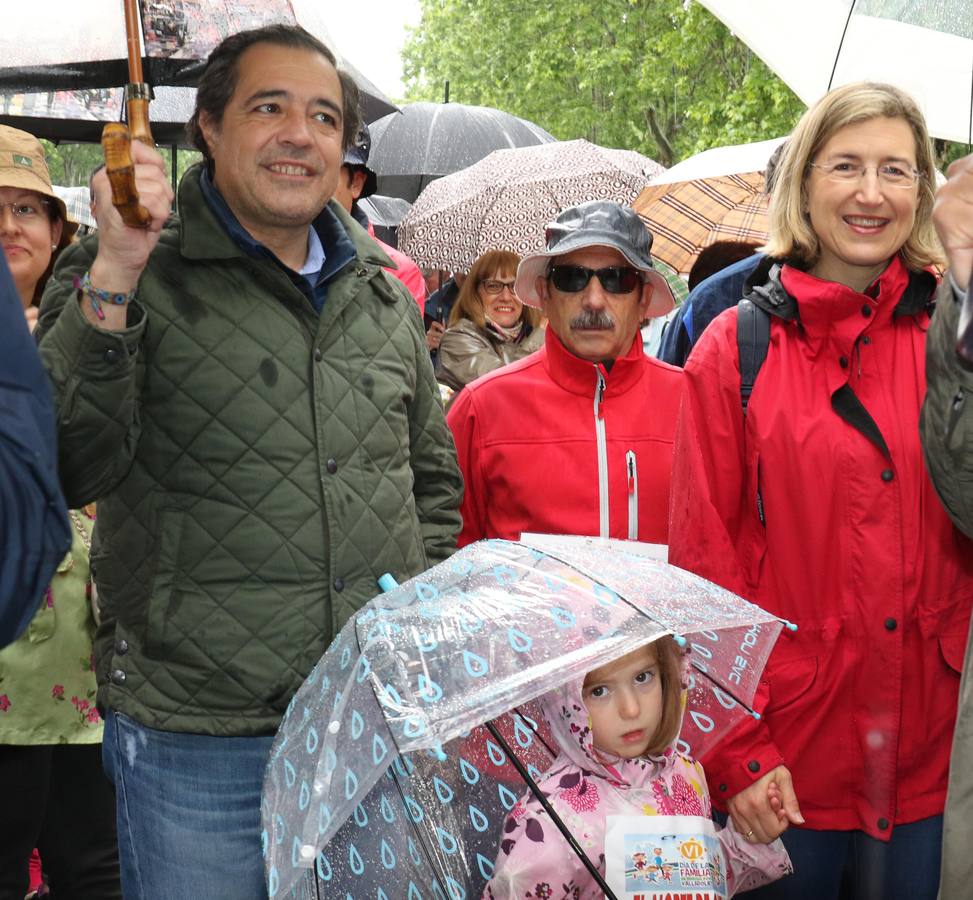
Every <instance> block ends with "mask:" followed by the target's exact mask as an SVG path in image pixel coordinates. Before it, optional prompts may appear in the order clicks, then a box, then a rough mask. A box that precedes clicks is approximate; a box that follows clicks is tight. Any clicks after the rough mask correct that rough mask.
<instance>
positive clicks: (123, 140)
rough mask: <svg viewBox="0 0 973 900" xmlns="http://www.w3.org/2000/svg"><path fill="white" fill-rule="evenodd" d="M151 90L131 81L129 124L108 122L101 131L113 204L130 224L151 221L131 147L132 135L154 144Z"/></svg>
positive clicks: (137, 225)
mask: <svg viewBox="0 0 973 900" xmlns="http://www.w3.org/2000/svg"><path fill="white" fill-rule="evenodd" d="M150 94H151V91H150V90H149V86H148V85H147V84H129V85H128V86H127V87H126V89H125V95H126V104H127V107H128V121H129V124H128V126H125V125H122V124H121V123H120V122H109V123H108V124H107V125H106V126H105V128H104V130H103V131H102V133H101V147H102V150H103V151H104V154H105V172H106V173H107V175H108V180H109V181H110V182H111V193H112V205H113V206H114V207H115V209H117V210H118V212H119V214H120V215H121V217H122V221H124V222H125V224H126V225H128V226H129V227H130V228H148V227H149V223H150V222H151V221H152V216H151V215H149V212H148V210H147V209H145V207H143V206H142V204H141V203H140V202H139V194H138V190H137V189H136V187H135V165H134V164H133V162H132V154H131V150H130V146H131V141H132V138H134V139H135V140H137V141H141V142H142V143H143V144H147V145H148V146H149V147H151V146H153V141H152V132H151V131H150V129H149V98H150Z"/></svg>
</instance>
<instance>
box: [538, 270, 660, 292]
mask: <svg viewBox="0 0 973 900" xmlns="http://www.w3.org/2000/svg"><path fill="white" fill-rule="evenodd" d="M547 274H548V277H549V278H550V279H551V281H552V282H553V283H554V287H556V288H557V289H558V290H559V291H564V292H565V293H566V294H576V293H578V291H583V290H584V289H585V287H586V286H587V284H588V282H589V281H591V279H592V277H593V276H597V277H598V280H599V281H600V282H601V286H602V287H603V288H604V289H605V290H606V291H607V292H608V293H609V294H630V293H631V292H632V291H634V290H635V288H636V287H638V286H639V285H640V284H641V283H642V273H641V272H639V270H638V269H633V268H630V267H629V266H606V267H605V268H604V269H588V268H585V267H584V266H551V269H550V271H549V272H548V273H547Z"/></svg>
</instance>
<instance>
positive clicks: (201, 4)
mask: <svg viewBox="0 0 973 900" xmlns="http://www.w3.org/2000/svg"><path fill="white" fill-rule="evenodd" d="M8 7H9V8H8ZM140 9H141V13H142V45H143V47H142V49H143V60H142V67H143V72H144V75H145V79H146V81H147V82H148V83H149V84H150V85H152V86H153V88H155V89H156V94H157V96H158V100H157V101H156V102H155V103H154V104H153V108H152V110H151V111H150V112H151V113H152V114H155V113H158V114H159V115H160V116H161V118H159V119H158V121H160V122H161V123H170V124H174V125H176V126H178V129H179V130H181V125H182V124H183V123H184V122H185V121H186V119H187V118H188V116H189V115H190V114H191V113H192V108H193V105H194V91H192V90H187V91H186V93H185V94H183V95H182V96H180V95H179V93H175V94H168V93H163V92H162V91H161V90H160V89H159V88H160V86H162V85H165V86H187V87H188V86H192V85H195V83H196V81H197V80H198V78H199V74H200V72H201V70H202V67H203V64H204V63H205V60H206V58H207V56H208V55H209V53H210V51H211V50H212V49H213V47H215V46H216V45H217V44H218V43H219V42H220V41H221V40H223V38H225V37H226V36H227V35H230V34H234V33H236V32H238V31H243V30H245V29H248V28H256V27H259V26H262V25H269V24H271V23H274V22H285V23H288V24H294V23H297V24H300V25H302V26H303V27H305V28H306V29H307V30H308V31H310V32H311V33H312V34H314V35H315V36H317V37H318V38H319V39H320V40H321V41H323V42H324V43H325V44H326V45H328V46H330V47H334V41H333V40H332V39H331V37H330V35H329V34H328V32H327V29H326V27H325V25H324V20H323V13H321V12H320V11H318V10H317V8H316V5H315V2H314V0H229V2H228V0H140ZM3 18H4V24H3V29H2V31H0V61H2V64H0V94H2V96H0V109H2V111H3V114H4V115H5V116H10V115H15V116H17V117H18V118H17V119H16V120H11V119H5V120H4V121H5V122H6V123H7V124H11V125H15V126H16V127H19V128H24V129H25V130H28V131H33V132H34V133H36V134H40V135H41V136H44V137H49V138H51V139H54V140H59V139H71V140H81V139H90V138H89V137H88V135H89V134H91V133H93V132H95V130H97V132H98V134H96V136H95V139H97V137H98V135H100V127H101V124H103V123H104V122H105V121H117V120H118V117H119V115H120V109H121V101H120V99H118V100H117V102H116V100H115V95H111V96H106V95H102V96H98V95H99V94H102V91H100V90H99V89H107V88H119V87H121V86H122V85H124V84H126V83H127V82H128V62H127V54H126V48H125V27H124V18H123V15H122V3H121V2H120V0H84V3H78V2H77V0H32V2H30V3H24V4H5V8H4V13H3ZM338 57H339V64H340V65H341V67H342V68H344V69H345V70H347V71H348V72H349V74H350V75H351V76H352V77H353V78H354V80H355V82H356V84H357V85H358V87H359V90H360V91H361V94H362V113H363V115H364V117H365V119H366V121H373V120H374V119H376V118H379V117H381V116H384V115H386V114H389V113H392V112H395V111H396V109H397V107H396V106H395V105H394V104H392V103H391V101H390V100H388V98H387V97H385V95H384V94H383V93H382V92H381V91H380V90H379V89H378V88H377V87H376V86H375V85H374V84H372V82H371V81H369V80H368V79H367V78H366V77H365V76H364V75H362V74H361V72H359V71H358V70H357V69H355V68H354V67H353V66H351V65H350V64H349V63H348V62H347V61H346V60H344V59H342V58H341V56H340V54H338ZM68 94H75V95H76V96H75V97H74V98H70V97H68V96H67V95H68ZM92 95H94V96H92ZM118 96H119V97H120V95H118ZM160 101H161V105H160ZM12 106H13V107H19V109H20V112H16V111H13V110H11V107H12ZM25 109H29V110H30V111H29V112H24V111H23V110H25ZM34 110H36V112H35V111H34ZM187 110H188V112H187ZM109 113H110V114H109ZM31 118H33V119H38V120H41V121H40V124H41V125H42V127H41V128H35V127H32V126H31V123H30V121H29V119H31ZM92 121H93V122H95V123H96V124H95V125H92V126H87V125H85V124H79V123H85V122H92ZM152 121H153V129H154V130H155V122H156V121H157V119H156V118H154V117H153V119H152ZM69 122H70V123H73V124H68V123H69ZM60 123H63V124H60ZM164 130H165V129H164ZM175 131H176V129H169V132H173V133H175ZM169 137H172V134H169ZM159 139H160V142H163V143H173V142H174V140H165V139H163V138H161V136H160V138H159ZM176 139H178V138H176Z"/></svg>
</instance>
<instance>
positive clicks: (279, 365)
mask: <svg viewBox="0 0 973 900" xmlns="http://www.w3.org/2000/svg"><path fill="white" fill-rule="evenodd" d="M200 171H201V169H199V168H195V169H191V170H190V171H189V172H188V173H187V174H186V176H185V178H184V179H183V181H182V183H181V185H180V190H179V203H180V206H179V209H180V213H181V217H180V218H178V219H177V218H173V219H172V220H171V221H170V222H169V223H168V224H167V226H166V229H165V230H164V231H163V234H162V238H161V240H160V242H159V245H158V247H157V248H156V250H155V251H154V252H153V254H152V257H151V259H150V261H149V265H148V266H147V267H146V269H145V271H144V272H143V274H142V278H141V280H140V282H139V285H138V293H137V301H136V302H134V303H133V304H132V305H131V307H130V310H129V321H128V328H127V329H126V330H125V331H122V332H116V333H114V334H113V333H108V332H103V331H100V330H99V329H97V328H94V327H93V326H91V325H90V324H89V323H87V321H86V320H85V319H84V317H83V315H82V314H81V310H80V306H79V304H78V302H77V293H76V291H75V289H74V288H73V286H72V277H73V276H75V275H77V274H80V273H83V272H84V271H86V270H87V269H88V268H89V266H90V264H91V261H92V260H93V258H94V255H95V252H96V249H97V243H96V240H95V239H94V238H88V239H85V240H84V241H83V242H82V243H80V244H78V245H75V246H73V247H71V248H70V249H69V250H68V251H66V252H65V253H64V254H63V255H62V257H61V259H60V260H59V264H58V267H57V270H56V272H55V275H54V277H53V278H52V279H51V280H50V282H49V284H48V287H47V290H46V292H45V295H44V300H43V303H42V307H41V318H42V324H41V325H40V326H39V327H38V332H39V336H40V349H41V355H42V357H43V359H44V362H45V365H46V366H47V368H48V371H49V372H50V375H51V378H52V380H53V383H54V388H55V395H56V398H57V405H58V414H59V439H60V448H59V449H60V461H61V477H62V482H63V485H64V489H65V493H66V495H67V497H68V498H70V502H71V503H73V504H74V505H76V506H77V505H80V504H82V503H87V502H89V501H92V500H96V499H97V500H99V505H98V519H97V524H96V527H95V534H94V539H93V543H92V552H91V569H92V574H93V576H94V579H95V581H96V583H97V585H98V591H99V596H100V599H101V603H102V606H103V620H102V625H101V627H100V628H99V631H98V635H97V638H96V644H95V656H96V662H97V672H98V684H99V692H98V699H99V702H100V703H101V704H102V705H103V706H104V707H107V708H111V709H114V710H116V711H118V712H121V713H124V714H125V715H127V716H130V717H131V718H133V719H135V720H137V721H139V722H142V723H144V724H146V725H148V726H150V727H153V728H159V729H165V730H170V731H192V732H197V733H202V734H215V735H255V734H265V733H268V732H272V731H273V730H274V729H275V728H276V727H277V725H278V723H279V720H280V718H281V716H282V714H283V712H284V710H285V708H286V706H287V703H288V701H289V700H290V698H291V696H292V695H293V693H294V692H295V690H296V689H297V687H298V686H299V685H300V684H301V682H302V680H303V679H304V677H305V676H306V675H307V674H308V672H309V671H310V669H311V667H312V666H313V665H314V663H315V662H316V661H317V660H318V658H319V657H320V656H321V654H322V653H323V652H324V650H325V649H326V647H327V646H328V644H329V643H330V642H331V640H332V638H333V637H334V635H335V633H336V632H337V631H338V629H339V628H340V627H341V626H342V624H344V622H345V621H346V620H347V619H348V618H349V616H351V615H352V613H354V612H355V610H357V609H359V608H360V607H361V606H362V605H363V604H364V603H365V602H366V601H368V600H369V599H370V598H371V597H373V596H374V595H375V594H376V593H377V592H378V588H377V586H376V579H377V578H378V577H379V576H380V575H382V574H383V573H384V572H389V573H391V574H392V575H393V576H394V577H395V578H396V579H398V580H403V579H406V578H409V577H411V576H413V575H416V574H418V573H419V572H422V571H423V570H425V569H426V568H427V567H428V566H430V565H432V564H433V563H436V562H440V561H441V560H443V559H444V558H446V557H447V556H448V555H449V554H450V553H451V552H452V551H453V549H454V547H455V539H456V535H457V533H458V531H459V528H460V516H459V512H458V509H459V503H460V499H461V495H462V477H461V476H460V474H459V469H458V467H457V464H456V455H455V449H454V447H453V442H452V439H451V437H450V433H449V430H448V429H447V428H446V425H445V420H444V417H443V411H442V406H441V402H440V400H439V395H438V389H437V386H436V382H435V379H434V377H433V372H432V367H431V365H430V362H429V354H428V351H427V350H426V345H425V336H424V334H423V328H422V319H421V316H420V315H419V310H418V307H417V306H416V304H415V301H414V300H412V298H411V297H410V296H409V295H408V293H406V291H405V289H404V288H403V287H402V286H401V284H399V283H398V282H397V281H395V280H393V279H392V278H390V277H389V276H388V275H387V274H386V273H385V272H383V271H382V267H383V266H386V265H389V260H388V258H387V257H386V256H385V255H384V253H382V251H381V250H380V249H379V248H378V247H377V245H376V244H375V243H374V242H373V241H372V240H371V239H370V238H369V237H368V235H367V234H366V232H365V231H364V230H362V229H361V227H360V226H359V225H358V224H357V223H355V222H354V221H353V220H352V219H351V218H350V217H349V216H348V215H347V214H346V213H345V212H344V210H342V209H340V208H339V207H338V206H337V205H336V204H335V203H333V202H332V203H331V204H330V205H329V209H331V211H332V212H333V213H334V215H335V216H337V217H338V218H339V220H340V222H341V224H342V225H343V226H344V228H345V231H346V232H347V233H348V236H349V237H350V239H351V241H352V242H353V243H354V246H355V252H356V256H355V258H354V259H353V260H352V261H351V262H350V263H349V264H348V265H346V266H345V267H343V268H342V269H341V270H340V271H339V272H338V273H337V274H336V275H335V276H334V277H333V278H332V279H331V281H330V283H329V286H328V295H327V300H326V302H325V305H324V309H323V311H322V313H321V315H320V317H319V316H318V315H317V314H316V313H315V311H314V308H313V307H312V306H311V304H310V302H309V301H308V299H307V298H306V297H305V296H304V294H303V293H302V292H301V290H300V289H299V288H298V287H296V286H295V285H294V284H293V283H292V282H291V280H290V278H289V276H288V275H287V273H286V272H284V270H283V269H282V268H281V267H280V266H278V265H277V264H276V263H275V262H273V261H272V260H267V259H260V260H258V259H253V258H251V257H249V256H247V255H245V254H244V253H243V251H241V250H240V249H239V248H238V247H237V245H236V244H235V243H234V242H233V241H232V240H231V239H230V237H229V236H228V235H227V233H226V232H225V230H224V229H223V227H222V226H221V225H220V223H219V221H218V219H217V218H216V217H215V216H214V214H213V213H212V211H211V210H210V208H209V206H208V204H207V203H206V201H205V199H204V198H203V196H202V194H201V193H200V189H199V175H200Z"/></svg>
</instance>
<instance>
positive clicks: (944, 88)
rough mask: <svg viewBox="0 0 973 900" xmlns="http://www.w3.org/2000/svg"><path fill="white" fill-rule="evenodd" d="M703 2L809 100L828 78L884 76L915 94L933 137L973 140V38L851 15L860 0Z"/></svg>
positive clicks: (820, 93) (824, 90)
mask: <svg viewBox="0 0 973 900" xmlns="http://www.w3.org/2000/svg"><path fill="white" fill-rule="evenodd" d="M699 2H700V3H701V4H702V5H703V6H704V7H705V8H706V9H708V10H709V11H710V12H711V13H712V14H713V15H714V16H716V17H717V18H718V19H719V20H720V21H721V22H723V23H724V24H725V25H726V26H727V27H728V28H729V29H730V30H731V31H732V32H733V33H734V34H736V35H737V36H738V37H739V38H740V39H741V40H742V41H743V42H744V43H745V44H746V45H747V46H748V47H750V49H751V50H753V52H754V53H755V54H756V55H757V56H759V57H760V58H761V59H762V60H763V61H764V62H765V63H766V64H767V66H768V67H769V68H770V69H771V70H773V71H774V72H775V73H776V74H777V75H778V76H780V78H781V79H782V80H783V81H784V82H785V83H786V84H787V85H788V86H789V87H790V88H791V89H792V90H793V91H794V92H795V93H796V94H797V95H798V97H800V98H801V100H803V101H804V102H805V103H807V104H808V105H810V104H812V103H814V102H815V101H816V100H818V99H819V98H820V97H822V96H823V95H824V94H825V93H827V91H828V86H829V82H830V83H831V86H832V87H838V86H840V85H842V84H847V83H850V82H853V81H883V82H887V83H889V84H893V85H895V86H897V87H899V88H901V89H902V90H904V91H907V92H908V93H909V94H911V95H912V96H913V97H914V98H915V100H916V102H917V103H918V104H919V107H920V109H921V110H922V111H923V114H924V116H925V117H926V122H927V124H928V126H929V132H930V134H931V135H932V136H933V137H937V138H943V139H946V140H951V141H961V142H968V141H969V140H970V133H969V132H970V117H969V112H970V88H971V83H973V40H970V39H969V38H966V37H964V36H961V35H957V34H950V33H947V32H938V31H934V30H933V29H929V28H921V27H919V26H916V25H909V24H906V23H902V22H896V21H892V20H891V19H887V18H883V17H879V16H874V15H865V14H863V13H860V12H855V13H854V14H853V15H852V16H851V19H850V20H849V12H850V10H851V7H852V2H853V0H818V2H816V3H814V4H808V3H805V2H803V0H748V2H747V3H740V2H738V0H699ZM861 6H862V7H864V6H865V5H864V4H862V5H861ZM872 6H873V5H870V6H869V8H872ZM846 23H847V24H848V28H847V33H845V34H844V40H842V34H843V33H844V32H845V25H846ZM798 37H799V40H798V39H796V38H798ZM839 52H840V56H839ZM836 59H837V60H838V65H837V68H836V69H835V71H834V79H833V81H832V69H833V68H835V60H836Z"/></svg>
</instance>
